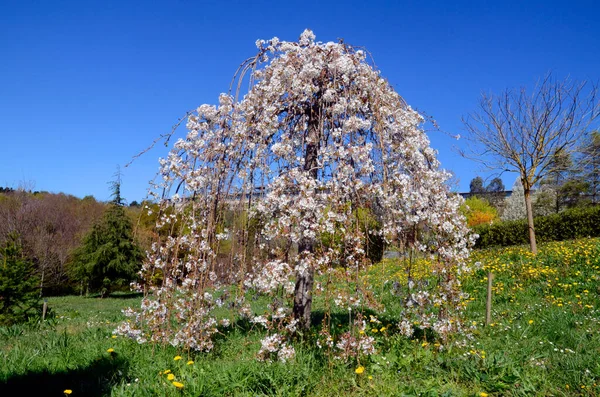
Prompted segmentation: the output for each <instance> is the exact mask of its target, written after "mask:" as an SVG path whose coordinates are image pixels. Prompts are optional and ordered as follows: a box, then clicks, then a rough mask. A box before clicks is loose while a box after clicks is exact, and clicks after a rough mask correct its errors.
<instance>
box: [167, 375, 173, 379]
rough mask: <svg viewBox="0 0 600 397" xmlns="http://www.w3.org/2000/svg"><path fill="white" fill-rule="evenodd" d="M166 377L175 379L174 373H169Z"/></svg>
mask: <svg viewBox="0 0 600 397" xmlns="http://www.w3.org/2000/svg"><path fill="white" fill-rule="evenodd" d="M167 379H168V380H173V379H175V375H173V374H169V375H167Z"/></svg>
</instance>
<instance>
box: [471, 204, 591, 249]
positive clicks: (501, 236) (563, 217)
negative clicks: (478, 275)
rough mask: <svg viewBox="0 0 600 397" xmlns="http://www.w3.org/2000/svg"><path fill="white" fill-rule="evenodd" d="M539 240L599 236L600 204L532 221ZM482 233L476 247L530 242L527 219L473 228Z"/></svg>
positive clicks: (539, 217) (536, 218)
mask: <svg viewBox="0 0 600 397" xmlns="http://www.w3.org/2000/svg"><path fill="white" fill-rule="evenodd" d="M533 224H534V227H535V237H536V240H537V242H545V241H561V240H569V239H575V238H581V237H599V236H600V206H594V207H587V208H573V209H570V210H566V211H563V212H560V213H558V214H552V215H548V216H538V217H535V218H534V221H533ZM472 230H473V231H474V232H475V233H477V234H479V238H478V239H477V241H476V242H475V248H486V247H491V246H507V245H520V244H529V233H528V230H527V220H526V219H522V220H518V221H504V222H498V223H494V224H491V225H479V226H475V227H473V228H472Z"/></svg>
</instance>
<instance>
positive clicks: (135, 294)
mask: <svg viewBox="0 0 600 397" xmlns="http://www.w3.org/2000/svg"><path fill="white" fill-rule="evenodd" d="M143 296H144V293H143V292H113V293H112V294H110V295H108V298H112V299H134V298H141V297H143Z"/></svg>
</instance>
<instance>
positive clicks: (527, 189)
mask: <svg viewBox="0 0 600 397" xmlns="http://www.w3.org/2000/svg"><path fill="white" fill-rule="evenodd" d="M523 194H524V195H525V209H526V210H527V227H528V229H529V246H530V247H531V252H532V253H533V254H537V244H536V242H535V229H534V227H533V207H532V206H531V188H530V187H529V186H525V184H523Z"/></svg>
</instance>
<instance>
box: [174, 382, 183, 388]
mask: <svg viewBox="0 0 600 397" xmlns="http://www.w3.org/2000/svg"><path fill="white" fill-rule="evenodd" d="M173 386H175V387H176V388H178V389H183V383H181V382H173Z"/></svg>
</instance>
